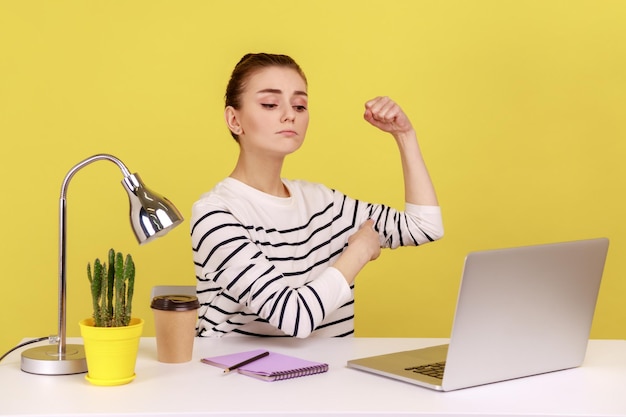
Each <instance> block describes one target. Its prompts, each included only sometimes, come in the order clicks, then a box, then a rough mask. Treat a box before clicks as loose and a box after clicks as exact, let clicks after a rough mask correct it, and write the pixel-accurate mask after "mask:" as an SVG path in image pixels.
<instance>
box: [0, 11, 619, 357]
mask: <svg viewBox="0 0 626 417" xmlns="http://www.w3.org/2000/svg"><path fill="white" fill-rule="evenodd" d="M625 45H626V2H623V1H598V0H589V1H575V0H574V1H546V0H540V1H500V0H494V1H480V0H479V1H465V0H463V1H422V0H415V1H409V0H405V1H398V0H387V1H383V2H381V1H378V0H376V1H366V0H351V1H337V0H318V1H310V2H300V1H293V0H290V1H282V0H281V1H270V0H268V1H256V0H250V1H241V0H239V1H237V2H218V1H208V0H207V1H186V0H181V1H155V0H150V1H130V0H129V1H87V0H81V1H63V0H59V1H32V0H30V1H29V0H24V1H22V0H0V138H1V140H2V142H1V143H2V145H1V146H2V152H1V156H0V178H1V180H0V181H2V182H1V184H2V188H1V190H2V202H1V203H0V219H1V220H2V228H1V232H0V233H1V236H2V239H1V243H0V245H1V246H0V257H1V259H0V260H1V264H0V265H1V270H0V297H1V301H0V334H1V335H2V336H1V337H0V352H4V351H6V350H8V349H9V348H11V347H12V346H14V345H16V344H17V343H18V342H19V341H20V340H21V339H22V338H26V337H39V336H46V335H49V334H54V333H56V323H57V288H58V287H57V256H58V252H57V251H58V242H57V235H58V199H59V194H60V187H61V182H62V180H63V178H64V176H65V174H66V173H67V172H68V171H69V170H70V168H71V167H72V166H74V165H75V164H77V163H78V162H80V161H81V160H83V159H84V158H86V157H88V156H90V155H93V154H96V153H110V154H113V155H115V156H117V157H118V158H120V159H121V160H122V161H124V162H125V163H126V165H127V166H128V167H129V169H130V170H131V171H132V172H139V173H140V175H141V176H142V178H143V179H144V181H145V182H146V184H147V185H148V186H149V187H151V188H153V189H154V190H156V191H158V192H160V193H162V194H164V195H166V196H167V197H168V198H170V199H171V200H172V201H173V202H174V203H175V204H176V205H177V206H178V208H179V209H180V210H181V211H182V213H183V214H184V215H185V217H186V218H187V220H186V222H185V223H184V225H183V226H181V227H179V228H178V229H175V230H174V231H172V232H171V233H170V234H169V235H168V236H166V237H165V238H164V239H159V240H157V241H155V242H154V243H150V244H148V245H145V246H141V247H140V246H137V244H136V242H135V240H134V237H133V235H132V232H131V230H130V227H129V225H128V214H127V212H128V204H127V198H126V194H125V192H124V191H123V189H122V187H121V185H119V182H120V181H121V179H122V176H121V173H120V171H119V170H118V168H117V167H116V166H115V165H114V164H111V163H109V162H107V161H100V162H97V163H95V164H92V165H90V166H88V167H86V168H85V169H83V170H81V171H80V172H78V174H77V175H76V176H75V177H74V179H73V180H72V182H71V183H70V186H69V190H68V258H67V262H68V333H69V335H70V336H77V335H78V332H79V330H78V325H77V323H78V321H79V320H80V319H82V318H84V317H87V316H88V315H90V312H91V310H90V300H89V296H88V284H87V278H86V273H85V269H86V264H87V262H88V261H93V259H94V258H96V257H105V256H106V253H107V250H108V249H109V248H110V247H114V248H115V249H117V250H118V251H122V252H125V253H128V252H130V253H132V254H133V256H134V258H135V262H136V264H137V271H138V272H137V287H136V291H135V294H136V301H135V310H134V311H135V314H136V315H138V316H142V317H144V318H145V319H146V320H147V323H146V330H145V332H144V334H145V335H153V334H154V333H153V332H154V330H153V322H152V313H151V311H150V309H149V291H150V288H151V287H152V286H153V285H156V284H189V285H193V284H194V283H195V277H194V271H193V267H192V259H191V247H190V241H189V222H188V218H189V214H190V209H191V205H192V203H193V202H194V201H195V200H196V199H197V198H198V196H199V195H200V194H201V193H203V192H205V191H207V190H208V189H210V188H211V187H212V186H213V185H214V184H215V183H216V182H217V181H219V180H220V179H222V178H223V177H225V176H227V175H228V174H229V173H230V170H231V168H232V166H233V164H234V161H235V158H236V154H237V147H236V145H235V143H234V142H233V140H232V139H231V138H230V136H229V134H228V131H227V129H226V127H225V125H224V122H223V116H222V109H223V94H224V90H225V86H226V82H227V79H228V76H229V73H230V71H231V70H232V68H233V66H234V65H235V63H236V62H237V61H238V59H239V58H240V57H241V56H242V55H243V54H245V53H247V52H250V51H252V52H259V51H267V52H274V53H285V54H289V55H291V56H293V57H294V58H295V59H296V60H297V61H298V62H299V63H300V64H301V65H302V67H303V69H304V70H305V72H306V73H307V76H308V79H309V95H310V98H311V100H310V113H311V125H310V129H309V133H308V136H307V141H306V143H305V145H304V147H303V148H302V149H301V150H300V151H299V152H298V153H297V154H295V155H293V157H291V158H290V159H288V162H287V164H286V167H285V170H284V175H285V176H286V177H290V178H306V179H308V180H312V181H319V182H323V183H325V184H327V185H329V186H331V187H333V188H337V189H339V190H341V191H343V192H345V193H347V194H349V195H351V196H353V197H355V198H359V199H363V200H366V201H371V202H384V203H388V204H391V205H394V206H396V207H402V204H403V188H402V183H401V180H402V178H401V173H400V164H399V158H398V154H397V150H396V148H395V144H394V143H393V141H392V140H391V139H390V137H387V136H385V135H384V134H382V133H379V132H378V131H376V130H375V129H373V128H371V127H370V126H368V125H367V124H366V123H365V122H364V121H363V120H362V112H363V103H364V102H365V101H366V100H367V99H369V98H372V97H374V96H376V95H389V96H391V97H393V98H394V99H396V101H398V102H399V103H400V104H401V105H402V106H403V108H404V109H405V111H406V112H407V113H408V114H409V115H410V116H411V119H412V121H413V124H414V125H415V127H416V130H417V131H418V135H419V137H420V141H421V145H422V149H423V152H424V154H425V157H426V159H427V163H428V166H429V169H430V172H431V175H432V177H433V180H434V182H435V184H436V187H437V191H438V195H439V198H440V202H441V205H442V208H443V214H444V221H445V227H446V236H445V237H444V239H443V240H441V241H439V242H436V243H434V244H430V245H427V246H425V247H423V248H420V249H407V248H403V249H399V250H397V251H386V252H384V253H383V255H382V257H381V258H380V259H379V260H377V261H375V262H373V263H371V264H370V265H368V266H367V267H366V269H365V270H364V271H363V272H362V274H361V275H360V276H359V278H358V280H357V307H356V310H357V319H356V333H357V335H359V336H411V337H413V336H415V337H446V336H447V335H448V332H449V330H450V326H451V320H452V315H453V311H454V305H455V301H456V296H457V290H458V284H459V278H460V274H461V269H462V263H463V259H464V256H465V254H466V253H467V252H469V251H472V250H479V249H489V248H498V247H507V246H516V245H524V244H535V243H548V242H554V241H563V240H570V239H582V238H590V237H600V236H607V237H609V238H610V239H611V247H610V252H609V257H608V260H607V264H606V269H605V275H604V281H603V284H602V288H601V293H600V298H599V303H598V307H597V313H596V317H595V320H594V324H593V329H592V334H591V336H592V337H594V338H625V337H626V302H625V298H626V284H625V283H624V275H625V274H626V256H624V253H625V252H626V222H625V221H624V219H623V218H624V215H625V214H626V199H625V198H624V195H625V194H626V187H625V185H626V164H625V163H624V161H623V159H624V157H625V156H626V122H625V120H626V117H625V116H626V112H625V109H626V81H625V80H626V46H625Z"/></svg>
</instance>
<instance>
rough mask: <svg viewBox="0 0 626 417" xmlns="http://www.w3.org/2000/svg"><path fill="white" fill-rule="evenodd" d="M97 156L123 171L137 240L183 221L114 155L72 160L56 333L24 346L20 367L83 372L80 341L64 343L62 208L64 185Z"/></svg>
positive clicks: (35, 370) (143, 240) (58, 372)
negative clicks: (45, 340) (44, 343)
mask: <svg viewBox="0 0 626 417" xmlns="http://www.w3.org/2000/svg"><path fill="white" fill-rule="evenodd" d="M99 160H108V161H111V162H114V163H115V164H117V166H118V167H119V168H120V169H121V170H122V173H123V174H124V179H123V180H122V185H123V186H124V189H125V190H126V192H127V193H128V198H129V202H130V224H131V226H132V228H133V231H134V232H135V236H136V237H137V241H138V242H139V244H140V245H141V244H144V243H146V242H150V241H151V240H153V239H154V238H156V237H159V236H163V235H165V234H166V233H167V232H169V231H170V230H171V229H172V228H174V227H176V226H177V225H179V224H180V223H181V222H182V221H183V217H182V216H181V214H180V212H179V211H178V210H177V209H176V207H174V205H173V204H172V203H171V202H170V201H169V200H168V199H166V198H165V197H163V196H161V195H159V194H157V193H155V192H153V191H151V190H150V189H148V188H147V187H146V186H145V185H144V184H143V182H142V181H141V178H140V177H139V175H138V174H136V173H135V174H131V173H130V171H129V170H128V168H126V166H125V165H124V164H123V163H122V161H120V160H119V159H117V158H116V157H114V156H112V155H107V154H98V155H93V156H91V157H89V158H87V159H85V160H84V161H82V162H80V163H78V164H76V165H75V166H74V167H73V168H72V169H71V170H70V171H69V172H68V173H67V175H66V176H65V179H64V180H63V184H62V186H61V198H60V200H59V213H60V214H59V323H58V324H59V333H58V335H57V336H53V337H51V341H52V342H51V343H53V344H51V345H48V346H40V347H36V348H32V349H28V350H26V351H24V352H23V353H22V371H24V372H28V373H32V374H39V375H69V374H79V373H84V372H87V361H86V359H85V349H84V347H83V345H68V344H66V333H65V328H66V325H65V317H66V298H67V296H66V279H65V246H66V212H67V203H66V195H67V187H68V185H69V182H70V180H71V179H72V177H73V176H74V174H76V172H78V171H79V170H80V169H81V168H83V167H85V166H87V165H89V164H91V163H92V162H95V161H99Z"/></svg>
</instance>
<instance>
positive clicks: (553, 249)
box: [443, 238, 609, 390]
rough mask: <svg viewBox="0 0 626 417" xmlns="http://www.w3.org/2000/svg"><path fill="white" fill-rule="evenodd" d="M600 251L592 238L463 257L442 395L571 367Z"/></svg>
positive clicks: (590, 305) (583, 338) (591, 307)
mask: <svg viewBox="0 0 626 417" xmlns="http://www.w3.org/2000/svg"><path fill="white" fill-rule="evenodd" d="M608 245H609V241H608V239H606V238H600V239H589V240H580V241H573V242H563V243H553V244H546V245H535V246H525V247H518V248H509V249H499V250H490V251H481V252H473V253H470V254H469V255H468V256H467V258H466V260H465V266H464V271H463V279H462V282H461V287H460V290H459V299H458V304H457V308H456V313H455V318H454V323H453V327H452V334H451V338H450V346H449V349H448V357H447V361H446V372H445V374H444V381H443V389H444V390H450V389H456V388H461V387H467V386H473V385H480V384H485V383H490V382H494V381H502V380H506V379H511V378H518V377H522V376H528V375H534V374H539V373H544V372H550V371H556V370H561V369H566V368H572V367H575V366H579V365H580V364H581V363H582V361H583V359H584V356H585V352H586V348H587V340H588V338H589V332H590V330H591V323H592V320H593V315H594V311H595V306H596V300H597V297H598V291H599V288H600V281H601V278H602V273H603V269H604V263H605V259H606V255H607V251H608Z"/></svg>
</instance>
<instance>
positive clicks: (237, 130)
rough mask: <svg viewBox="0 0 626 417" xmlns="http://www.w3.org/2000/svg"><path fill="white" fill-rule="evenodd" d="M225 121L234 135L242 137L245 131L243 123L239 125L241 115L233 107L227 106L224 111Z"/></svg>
mask: <svg viewBox="0 0 626 417" xmlns="http://www.w3.org/2000/svg"><path fill="white" fill-rule="evenodd" d="M224 119H225V120H226V125H227V126H228V129H230V131H231V132H232V133H233V134H234V135H241V133H242V132H243V129H242V128H241V123H239V114H238V112H237V110H236V109H235V108H234V107H233V106H227V107H226V108H225V109H224Z"/></svg>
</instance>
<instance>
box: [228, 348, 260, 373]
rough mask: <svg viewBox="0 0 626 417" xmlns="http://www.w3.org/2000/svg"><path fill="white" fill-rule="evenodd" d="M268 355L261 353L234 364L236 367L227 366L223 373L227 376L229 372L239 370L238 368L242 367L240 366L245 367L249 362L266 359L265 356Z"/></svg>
mask: <svg viewBox="0 0 626 417" xmlns="http://www.w3.org/2000/svg"><path fill="white" fill-rule="evenodd" d="M269 354H270V353H269V352H263V353H261V354H259V355H256V356H253V357H251V358H250V359H246V360H245V361H243V362H239V363H238V364H236V365H233V366H229V367H228V368H226V369H224V373H225V374H227V373H229V372H230V371H232V370H234V369H237V368H240V367H242V366H244V365H247V364H249V363H251V362H254V361H256V360H259V359H261V358H264V357H266V356H267V355H269Z"/></svg>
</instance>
